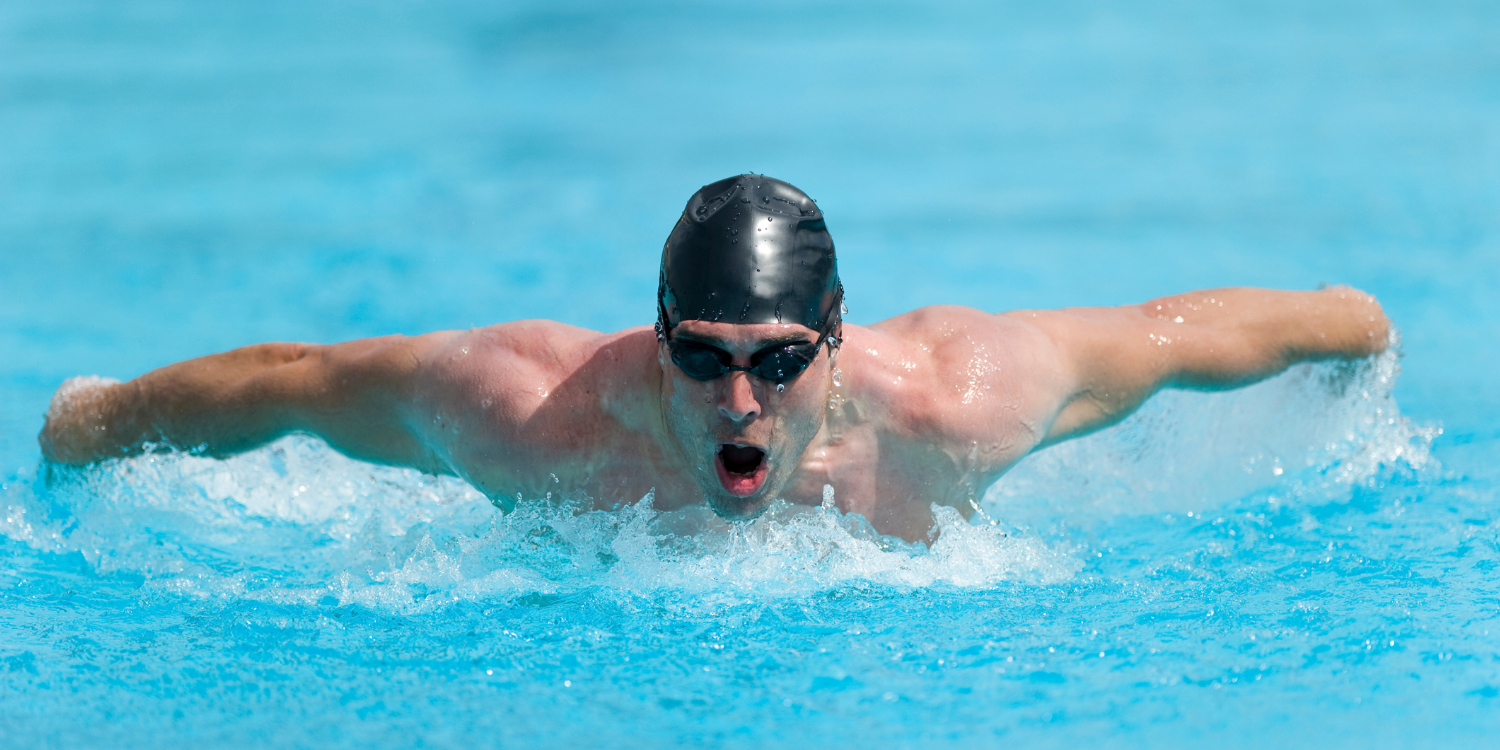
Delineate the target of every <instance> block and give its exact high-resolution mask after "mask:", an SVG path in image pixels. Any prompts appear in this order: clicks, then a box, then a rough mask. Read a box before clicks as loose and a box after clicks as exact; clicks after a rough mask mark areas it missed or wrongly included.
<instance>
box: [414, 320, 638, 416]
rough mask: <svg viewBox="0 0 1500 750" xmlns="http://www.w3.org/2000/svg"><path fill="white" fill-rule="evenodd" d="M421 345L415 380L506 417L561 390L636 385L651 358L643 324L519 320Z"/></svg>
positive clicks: (434, 394) (578, 392) (577, 392)
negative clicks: (619, 327)
mask: <svg viewBox="0 0 1500 750" xmlns="http://www.w3.org/2000/svg"><path fill="white" fill-rule="evenodd" d="M435 343H437V345H435V346H432V347H429V348H426V349H425V351H424V352H423V354H424V357H423V360H424V361H422V362H421V364H420V370H421V372H420V374H419V376H418V380H419V382H420V383H421V387H422V389H423V390H424V391H425V392H426V394H427V395H428V396H429V397H431V398H434V399H436V400H438V401H441V402H446V403H450V404H468V403H474V404H482V403H486V402H487V403H489V404H490V405H492V406H500V407H503V408H504V409H507V410H512V411H514V412H515V414H514V415H513V416H514V418H521V417H522V416H523V415H524V414H525V413H527V412H529V411H531V410H534V409H536V408H538V407H539V406H540V405H541V404H542V403H543V402H544V401H546V400H548V399H551V398H553V396H554V395H555V394H556V392H558V391H560V390H566V391H568V392H569V395H570V396H573V397H578V396H583V395H589V394H597V395H605V394H606V392H615V391H619V390H621V389H622V388H628V387H630V386H632V385H634V386H637V387H638V386H639V385H640V384H639V383H632V382H631V381H633V380H636V379H638V378H640V377H641V376H642V375H643V374H645V373H649V371H650V367H651V366H652V365H654V363H655V361H656V360H655V358H656V338H655V335H654V334H653V332H652V330H651V329H650V328H649V327H646V326H639V327H636V328H630V329H626V330H624V331H619V332H616V333H608V334H606V333H599V332H597V331H591V330H588V329H584V328H577V327H574V326H569V325H565V324H562V323H557V322H554V321H548V320H525V321H517V322H513V323H502V324H499V325H493V326H488V327H485V328H476V329H473V330H470V331H463V332H458V333H456V334H453V335H449V336H446V337H444V338H442V339H440V340H439V341H438V342H435Z"/></svg>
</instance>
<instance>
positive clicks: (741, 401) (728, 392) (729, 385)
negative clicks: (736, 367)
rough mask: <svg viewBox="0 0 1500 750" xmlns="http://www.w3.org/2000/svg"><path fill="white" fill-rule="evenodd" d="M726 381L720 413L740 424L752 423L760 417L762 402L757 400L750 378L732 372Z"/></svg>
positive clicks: (720, 399)
mask: <svg viewBox="0 0 1500 750" xmlns="http://www.w3.org/2000/svg"><path fill="white" fill-rule="evenodd" d="M725 381H726V382H725V385H724V390H723V391H721V392H720V394H719V413H720V414H723V415H724V416H726V417H728V418H729V419H730V420H732V421H734V422H738V423H745V422H750V421H753V420H754V419H755V418H756V417H758V416H760V402H759V401H756V400H755V391H754V390H753V389H752V388H751V387H750V376H749V375H747V374H745V373H743V372H731V373H729V376H728V377H727V378H725Z"/></svg>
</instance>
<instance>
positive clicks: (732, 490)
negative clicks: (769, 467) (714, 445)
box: [714, 443, 766, 497]
mask: <svg viewBox="0 0 1500 750" xmlns="http://www.w3.org/2000/svg"><path fill="white" fill-rule="evenodd" d="M714 466H715V467H716V468H717V469H718V470H719V484H722V485H724V489H726V490H728V491H729V494H731V495H734V496H735V497H749V496H751V495H754V494H755V492H756V491H757V490H759V489H760V486H761V485H763V484H765V483H766V452H765V451H763V450H761V449H759V448H756V447H754V446H749V445H732V444H728V443H726V444H724V445H721V446H719V453H718V455H717V456H715V460H714Z"/></svg>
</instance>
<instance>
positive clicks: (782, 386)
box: [776, 383, 786, 393]
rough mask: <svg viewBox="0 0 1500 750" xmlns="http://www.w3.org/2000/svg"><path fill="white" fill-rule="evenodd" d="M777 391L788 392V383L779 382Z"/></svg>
mask: <svg viewBox="0 0 1500 750" xmlns="http://www.w3.org/2000/svg"><path fill="white" fill-rule="evenodd" d="M776 392H777V393H786V383H777V384H776Z"/></svg>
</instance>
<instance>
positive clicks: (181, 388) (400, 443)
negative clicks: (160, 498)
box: [39, 333, 456, 472]
mask: <svg viewBox="0 0 1500 750" xmlns="http://www.w3.org/2000/svg"><path fill="white" fill-rule="evenodd" d="M454 335H456V334H451V333H439V334H429V335H427V336H419V337H413V338H408V337H405V336H388V337H383V338H377V339H365V340H361V341H351V342H348V343H343V344H335V345H331V346H315V345H309V344H261V345H257V346H248V347H244V348H242V349H235V350H234V351H230V352H225V353H223V354H215V355H212V356H208V357H200V358H198V359H192V360H188V361H185V362H178V363H177V364H174V365H169V366H167V367H163V368H161V369H159V370H154V371H152V372H149V373H147V374H145V375H142V376H141V377H139V378H136V379H135V380H132V381H130V382H128V383H114V384H99V385H94V386H82V387H76V388H72V389H69V388H68V387H66V386H65V387H64V388H63V389H61V390H59V392H58V395H57V396H55V397H54V398H53V402H52V407H51V408H50V409H49V410H48V412H47V423H46V426H45V427H44V428H43V429H42V434H41V436H40V438H39V440H40V442H41V445H42V454H43V455H44V456H45V457H46V458H47V459H48V460H49V461H54V462H58V463H67V464H86V463H90V462H93V461H98V460H101V459H105V458H111V457H117V456H125V455H131V454H134V453H139V452H141V451H142V450H143V449H144V448H145V446H147V445H148V444H157V445H165V446H168V447H174V448H184V449H199V448H201V449H202V450H204V451H205V452H206V453H207V454H209V455H217V456H222V455H228V454H232V453H238V452H241V451H246V450H250V449H252V448H255V447H257V446H259V445H263V444H265V443H267V442H270V441H271V440H274V439H276V438H278V437H281V436H282V435H285V434H287V433H290V432H297V431H301V432H309V433H313V434H316V435H318V436H320V437H322V438H324V439H325V440H327V441H328V442H329V443H330V444H331V445H333V447H335V448H337V449H338V450H339V451H341V452H343V453H345V454H348V455H350V456H353V457H356V458H361V459H365V460H369V461H375V462H379V463H387V464H400V465H405V466H412V467H415V468H419V469H422V470H425V471H432V472H440V471H444V467H443V466H441V465H440V462H438V461H437V460H436V459H435V457H434V456H433V455H432V453H431V451H429V450H428V449H427V447H426V446H425V445H424V443H423V441H422V440H421V437H420V434H419V433H418V432H417V431H416V430H414V429H412V427H411V426H410V424H409V423H410V422H411V420H409V419H407V414H406V412H407V410H408V409H407V404H409V403H410V398H409V396H410V394H409V393H408V391H409V390H410V389H411V385H412V381H413V378H412V375H413V373H414V371H415V370H416V369H417V368H418V366H419V365H420V363H421V361H422V358H423V356H424V355H425V354H427V353H428V352H430V351H432V350H433V349H434V348H436V347H438V346H441V344H442V343H443V342H444V341H445V340H446V339H447V338H448V337H451V336H454Z"/></svg>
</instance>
